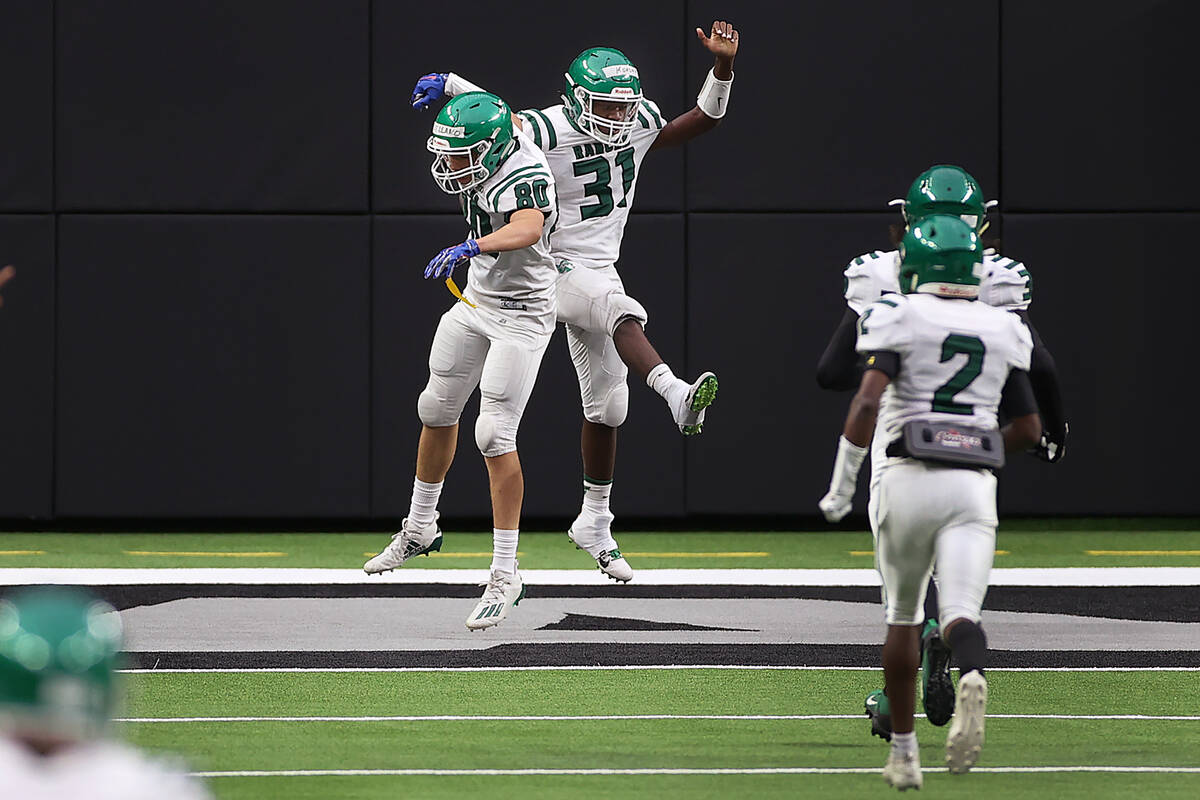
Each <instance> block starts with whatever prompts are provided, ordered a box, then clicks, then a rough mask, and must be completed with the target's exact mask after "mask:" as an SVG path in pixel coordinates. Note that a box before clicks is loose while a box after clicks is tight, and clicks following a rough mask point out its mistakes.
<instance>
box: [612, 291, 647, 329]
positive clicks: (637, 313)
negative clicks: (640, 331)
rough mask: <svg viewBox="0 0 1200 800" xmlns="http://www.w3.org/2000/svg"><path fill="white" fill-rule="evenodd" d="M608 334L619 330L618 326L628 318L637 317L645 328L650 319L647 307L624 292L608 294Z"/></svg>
mask: <svg viewBox="0 0 1200 800" xmlns="http://www.w3.org/2000/svg"><path fill="white" fill-rule="evenodd" d="M607 311H608V320H607V321H606V322H607V327H608V335H609V336H612V335H613V334H614V333H616V332H617V326H618V325H620V324H621V323H622V322H624V321H625V320H627V319H635V320H637V322H638V324H639V325H641V326H642V327H643V328H644V327H646V322H647V321H648V320H649V315H648V314H647V313H646V309H645V307H644V306H643V305H642V304H641V303H639V302H638V301H637V300H634V299H633V298H632V297H630V296H629V295H627V294H625V293H624V292H613V293H612V294H610V295H609V296H608V304H607Z"/></svg>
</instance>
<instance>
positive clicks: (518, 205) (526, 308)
mask: <svg viewBox="0 0 1200 800" xmlns="http://www.w3.org/2000/svg"><path fill="white" fill-rule="evenodd" d="M514 133H515V135H516V139H517V142H518V149H517V150H516V152H514V153H513V154H512V155H510V156H509V157H508V160H507V161H505V162H504V163H503V164H502V165H501V166H500V169H498V170H496V173H495V174H494V175H492V176H491V177H490V178H488V179H487V180H486V181H484V182H483V183H481V184H480V185H478V186H476V187H474V188H473V189H471V190H470V191H469V192H466V193H465V194H464V195H463V196H462V199H461V201H460V202H461V205H462V212H463V216H465V217H466V219H467V224H468V225H469V226H470V228H471V236H473V237H474V238H476V239H479V238H480V237H483V236H486V235H488V234H489V233H492V232H493V231H497V230H499V229H500V228H502V227H504V226H505V225H507V224H508V219H509V217H510V216H511V215H512V213H513V212H514V211H518V210H520V209H524V208H535V209H537V210H538V211H541V212H542V213H543V214H545V215H546V219H545V222H544V224H543V225H542V238H541V239H539V240H538V241H536V242H534V243H533V244H532V245H530V246H529V247H524V248H521V249H520V250H508V251H505V252H503V253H480V254H479V255H477V256H475V257H474V258H472V259H471V268H470V272H469V274H468V276H467V288H466V289H465V290H464V292H463V294H464V295H465V296H466V297H467V299H469V300H470V301H471V302H473V303H476V304H477V305H481V306H485V307H488V308H493V309H501V310H505V311H514V312H518V313H519V315H520V316H527V317H531V318H534V319H539V320H542V321H544V320H545V319H546V318H547V317H548V318H549V320H550V326H551V327H553V318H554V311H555V305H554V281H555V279H556V278H557V277H558V272H557V271H556V270H555V268H554V260H553V259H552V258H551V257H550V232H551V231H552V230H553V229H554V224H555V222H556V221H557V218H558V201H557V199H556V197H555V193H554V176H553V175H552V174H551V172H550V167H549V165H547V163H546V156H545V155H544V154H543V153H542V151H541V150H540V149H538V147H537V145H536V144H534V142H533V140H532V139H529V138H528V137H526V136H525V135H524V134H523V133H521V132H520V131H517V130H514Z"/></svg>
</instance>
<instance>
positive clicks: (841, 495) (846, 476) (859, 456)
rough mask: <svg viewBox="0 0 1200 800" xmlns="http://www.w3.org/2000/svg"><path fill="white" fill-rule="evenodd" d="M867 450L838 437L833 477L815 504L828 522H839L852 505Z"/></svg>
mask: <svg viewBox="0 0 1200 800" xmlns="http://www.w3.org/2000/svg"><path fill="white" fill-rule="evenodd" d="M866 455H867V448H865V447H859V446H858V445H856V444H854V443H853V442H851V441H850V440H849V439H847V438H846V437H845V436H839V437H838V451H837V458H836V459H834V462H833V477H832V478H830V480H829V491H828V492H826V493H825V496H824V497H822V498H821V502H819V503H817V507H818V508H820V509H821V513H822V514H824V515H825V519H826V521H828V522H841V521H842V518H843V517H845V516H846V515H847V514H849V513H850V509H851V508H852V507H853V505H854V489H855V487H857V485H858V470H859V468H861V467H862V462H863V459H864V458H866Z"/></svg>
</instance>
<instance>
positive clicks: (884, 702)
mask: <svg viewBox="0 0 1200 800" xmlns="http://www.w3.org/2000/svg"><path fill="white" fill-rule="evenodd" d="M863 707H864V708H865V709H866V710H867V718H868V719H870V720H871V735H872V736H878V737H879V738H880V739H883V740H884V741H885V742H890V741H891V740H892V709H891V706H890V705H888V699H887V695H886V694H884V693H883V689H876V690H875V691H873V692H871V693H870V694H869V695H867V699H866V700H865V701H864V702H863Z"/></svg>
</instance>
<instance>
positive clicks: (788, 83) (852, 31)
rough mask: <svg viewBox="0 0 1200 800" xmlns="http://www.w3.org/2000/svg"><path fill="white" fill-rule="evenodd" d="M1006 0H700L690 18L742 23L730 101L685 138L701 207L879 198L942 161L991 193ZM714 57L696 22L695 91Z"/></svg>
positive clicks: (833, 206) (847, 205) (837, 206)
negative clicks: (721, 115) (719, 116)
mask: <svg viewBox="0 0 1200 800" xmlns="http://www.w3.org/2000/svg"><path fill="white" fill-rule="evenodd" d="M997 9H998V4H997V3H996V2H995V0H992V1H991V2H981V3H924V2H919V1H918V0H906V1H905V2H896V1H895V0H874V2H867V3H863V2H858V3H825V4H812V3H790V4H788V3H777V2H771V0H744V1H743V2H741V3H738V4H737V6H736V7H735V8H732V9H731V8H729V7H728V6H727V5H725V4H722V3H719V2H716V1H715V0H691V1H690V2H689V3H688V21H689V22H690V23H691V25H692V26H693V27H695V26H701V27H704V29H705V31H706V32H707V31H708V29H709V27H708V26H710V25H711V23H712V20H714V19H726V18H729V19H731V20H732V21H733V22H734V23H735V25H737V27H738V30H739V32H740V34H741V44H740V47H739V50H740V52H739V54H738V57H737V62H736V63H735V65H734V71H735V73H736V79H735V81H734V85H733V93H732V95H731V96H730V101H729V113H728V115H727V116H726V117H725V119H724V121H723V122H722V124H721V127H720V128H718V129H717V130H715V131H713V132H711V133H708V134H706V135H705V136H703V137H702V138H700V139H698V140H697V141H696V142H695V143H694V144H692V145H690V146H689V147H690V152H689V154H688V194H689V200H690V203H691V206H690V207H691V209H692V210H693V211H695V210H705V211H708V210H715V211H720V210H778V211H790V210H814V211H833V210H839V211H840V210H852V209H862V210H868V211H869V210H875V209H883V208H886V204H887V201H888V200H891V199H892V198H894V197H900V196H903V192H904V190H905V189H907V188H908V184H909V183H910V182H911V181H912V179H913V178H914V177H915V176H916V175H917V174H918V173H920V172H921V171H922V170H923V169H925V168H926V167H928V166H929V165H931V164H937V163H952V164H960V165H962V166H963V167H965V168H966V169H968V170H970V171H971V172H972V174H974V175H975V177H976V178H977V179H978V180H979V181H981V182H982V184H983V187H984V189H985V190H987V191H988V193H989V194H988V196H989V197H991V196H993V195H994V193H996V192H998V191H999V188H998V185H997V180H996V175H997V108H998V100H997V91H998V85H997V49H998V24H997V20H998V10H997ZM727 15H732V16H728V17H727ZM711 67H712V57H711V56H710V55H709V53H708V52H707V51H706V50H705V49H704V48H703V47H702V46H700V44H699V43H698V42H697V41H696V36H695V32H694V31H693V33H692V34H691V41H690V42H689V45H688V79H687V87H688V92H689V94H688V98H689V102H693V101H694V98H695V96H696V92H698V91H699V89H700V85H701V83H702V82H703V79H704V75H705V73H706V72H707V71H708V69H709V68H711Z"/></svg>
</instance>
